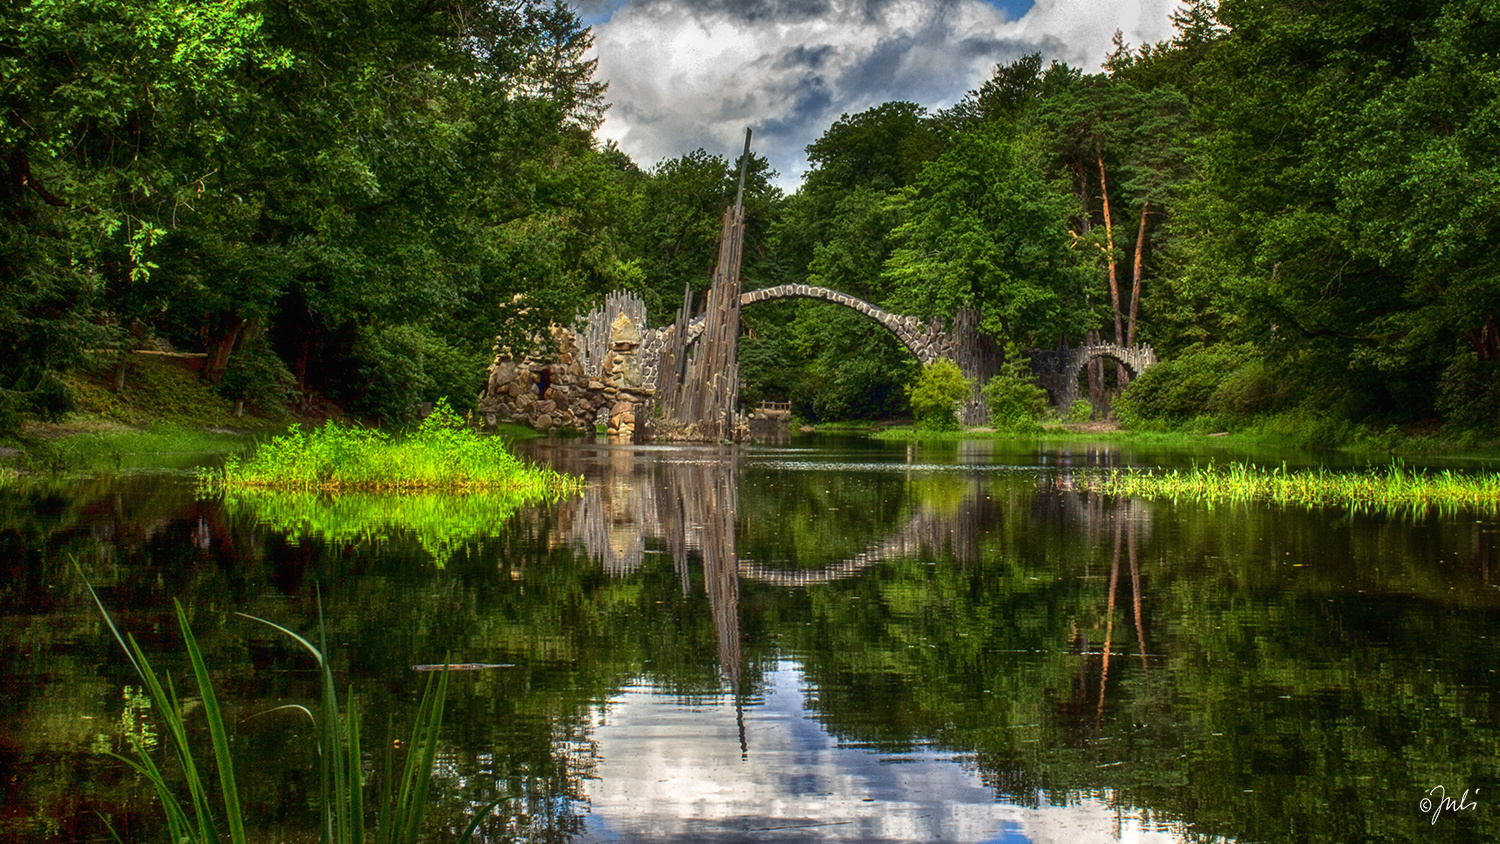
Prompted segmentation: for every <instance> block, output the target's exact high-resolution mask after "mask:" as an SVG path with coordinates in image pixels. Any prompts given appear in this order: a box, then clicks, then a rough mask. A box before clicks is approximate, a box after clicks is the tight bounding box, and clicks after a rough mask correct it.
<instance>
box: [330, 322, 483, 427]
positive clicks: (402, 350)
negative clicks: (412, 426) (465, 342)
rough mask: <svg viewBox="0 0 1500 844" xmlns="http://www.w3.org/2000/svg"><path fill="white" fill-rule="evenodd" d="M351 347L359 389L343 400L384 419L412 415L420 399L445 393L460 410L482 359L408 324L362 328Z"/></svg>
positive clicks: (478, 379)
mask: <svg viewBox="0 0 1500 844" xmlns="http://www.w3.org/2000/svg"><path fill="white" fill-rule="evenodd" d="M355 353H356V355H357V356H358V359H359V364H358V372H359V376H360V382H361V383H362V384H364V385H365V389H364V391H363V392H362V393H358V394H355V395H353V396H351V397H350V400H349V404H350V406H351V407H352V408H353V409H354V410H356V411H357V412H359V413H363V414H366V415H369V416H376V417H379V418H380V419H381V421H383V422H386V423H388V424H393V423H403V422H411V421H414V420H415V419H416V418H417V405H418V404H419V403H420V402H425V401H437V400H438V399H447V400H448V402H449V403H450V404H452V405H453V406H454V407H456V408H459V409H461V410H466V409H468V408H470V407H472V406H473V403H474V397H475V396H476V395H478V394H479V390H480V387H481V385H482V384H483V381H484V377H485V364H486V363H487V361H486V358H485V356H484V355H483V354H475V353H470V352H465V351H463V350H462V349H459V348H456V347H454V346H452V345H450V344H449V343H448V342H447V341H446V340H445V339H443V338H442V337H440V336H438V335H437V334H436V333H435V332H432V331H430V330H428V329H426V328H422V327H420V326H414V325H397V326H392V327H389V328H381V329H375V330H370V331H367V332H365V333H364V334H363V335H362V336H361V337H360V338H359V342H358V343H357V344H356V349H355Z"/></svg>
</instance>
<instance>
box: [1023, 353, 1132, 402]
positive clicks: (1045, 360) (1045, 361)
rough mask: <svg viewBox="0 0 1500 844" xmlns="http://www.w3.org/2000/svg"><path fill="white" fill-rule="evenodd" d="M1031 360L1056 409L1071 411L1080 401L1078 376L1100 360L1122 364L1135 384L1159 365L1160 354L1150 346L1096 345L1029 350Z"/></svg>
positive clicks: (1037, 379) (1039, 380) (1037, 377)
mask: <svg viewBox="0 0 1500 844" xmlns="http://www.w3.org/2000/svg"><path fill="white" fill-rule="evenodd" d="M1026 356H1027V357H1029V358H1030V359H1031V371H1032V372H1033V373H1034V374H1035V375H1036V381H1037V383H1038V384H1040V385H1041V386H1042V388H1044V389H1045V390H1046V391H1047V395H1048V397H1049V398H1051V400H1052V404H1053V406H1054V407H1060V408H1064V409H1066V408H1069V407H1072V405H1073V402H1075V401H1078V399H1079V398H1080V396H1079V392H1078V376H1079V375H1080V374H1081V373H1082V372H1083V368H1084V367H1085V366H1088V365H1089V364H1090V363H1092V362H1093V361H1095V360H1098V359H1099V358H1108V359H1110V360H1114V361H1116V362H1118V363H1119V364H1120V365H1121V366H1123V367H1125V371H1126V372H1128V373H1130V379H1131V380H1132V381H1133V380H1135V379H1136V377H1137V376H1139V375H1140V374H1141V373H1142V372H1145V371H1146V369H1147V368H1148V367H1150V366H1152V365H1154V364H1155V363H1156V351H1155V350H1153V349H1152V348H1151V347H1150V346H1147V345H1144V344H1143V345H1137V346H1129V347H1125V346H1117V345H1115V344H1114V343H1093V344H1089V345H1084V346H1079V347H1077V348H1074V349H1070V348H1068V347H1066V346H1064V347H1062V348H1059V349H1027V350H1026Z"/></svg>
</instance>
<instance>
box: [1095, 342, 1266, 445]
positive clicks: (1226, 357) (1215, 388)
mask: <svg viewBox="0 0 1500 844" xmlns="http://www.w3.org/2000/svg"><path fill="white" fill-rule="evenodd" d="M1270 383H1271V382H1270V379H1269V378H1268V377H1267V376H1266V374H1265V368H1264V364H1263V363H1262V362H1261V360H1260V356H1259V354H1258V353H1257V352H1256V350H1255V349H1254V347H1252V346H1250V345H1248V344H1246V345H1228V344H1224V345H1217V346H1191V347H1189V348H1187V349H1185V350H1183V351H1182V352H1181V353H1180V354H1178V355H1177V356H1175V357H1173V358H1171V359H1169V360H1164V361H1161V362H1160V363H1158V364H1156V365H1155V366H1153V367H1151V368H1150V369H1147V370H1146V371H1145V372H1143V373H1141V374H1140V376H1139V377H1138V378H1136V379H1135V380H1134V381H1132V382H1131V383H1130V386H1129V387H1126V388H1125V392H1123V393H1121V394H1120V396H1119V398H1117V399H1116V400H1115V411H1116V413H1117V414H1118V415H1119V417H1120V420H1121V421H1123V422H1124V423H1125V424H1127V425H1140V424H1149V423H1151V422H1172V423H1182V422H1185V421H1187V420H1189V419H1193V418H1195V417H1198V416H1201V415H1203V414H1204V413H1219V414H1223V415H1229V416H1245V415H1247V414H1249V413H1252V412H1254V411H1257V410H1261V409H1265V408H1266V406H1267V405H1268V404H1269V401H1270V398H1271V395H1272V393H1273V391H1272V390H1271V389H1270Z"/></svg>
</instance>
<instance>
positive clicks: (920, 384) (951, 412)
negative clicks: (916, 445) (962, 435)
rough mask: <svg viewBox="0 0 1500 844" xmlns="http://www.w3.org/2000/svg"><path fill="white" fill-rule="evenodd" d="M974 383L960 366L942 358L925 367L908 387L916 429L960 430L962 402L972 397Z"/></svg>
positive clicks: (908, 396) (907, 391)
mask: <svg viewBox="0 0 1500 844" xmlns="http://www.w3.org/2000/svg"><path fill="white" fill-rule="evenodd" d="M972 389H973V384H972V382H970V381H969V379H967V378H965V377H964V374H963V373H962V372H961V371H959V368H958V364H956V363H954V362H953V361H951V360H948V359H947V358H940V359H938V360H936V361H934V362H932V363H930V364H928V365H927V366H924V367H922V373H921V374H920V375H918V376H917V379H916V380H915V381H914V382H912V383H911V384H910V385H908V386H907V388H906V395H907V398H908V399H909V400H910V401H911V412H912V416H913V417H914V419H915V421H916V427H917V429H918V430H922V431H956V430H958V413H957V411H958V405H959V402H961V401H963V400H964V399H966V398H968V397H969V392H970V391H971V390H972Z"/></svg>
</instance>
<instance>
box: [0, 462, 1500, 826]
mask: <svg viewBox="0 0 1500 844" xmlns="http://www.w3.org/2000/svg"><path fill="white" fill-rule="evenodd" d="M531 456H532V457H533V459H536V460H539V461H544V462H548V463H551V464H553V465H555V466H557V467H559V468H562V469H566V470H569V471H574V472H580V473H583V474H584V475H586V476H587V478H588V479H589V484H588V488H587V491H586V493H585V494H584V495H582V496H580V497H578V498H575V499H573V500H571V501H568V502H564V503H561V504H556V505H551V506H547V507H536V508H529V509H523V510H519V511H516V510H513V509H510V508H507V507H505V506H504V505H503V503H502V502H499V501H496V500H494V499H485V498H470V499H462V500H456V499H445V498H437V497H429V498H407V499H401V500H400V501H399V502H394V503H393V502H392V501H391V500H390V499H381V498H377V497H365V498H359V497H348V498H341V499H338V500H329V499H319V498H317V497H315V496H304V497H298V496H283V497H279V498H276V499H271V500H262V501H247V500H229V501H221V500H207V501H199V500H196V499H195V498H194V494H193V489H192V485H191V480H190V479H189V478H187V477H185V476H182V475H173V474H156V475H150V474H146V475H130V476H122V477H105V478H98V479H93V480H87V481H79V482H69V483H38V484H23V485H12V486H10V487H6V488H3V489H0V559H3V560H4V561H5V565H6V577H5V578H4V579H3V581H0V630H3V636H0V683H3V689H4V692H3V701H0V706H3V718H0V782H3V784H4V789H5V790H4V794H3V797H0V839H3V840H8V841H22V842H32V841H50V840H92V841H104V840H109V838H108V833H107V832H106V831H105V828H104V824H103V821H101V816H102V817H104V818H107V819H108V820H109V821H110V823H111V824H112V825H113V826H114V828H115V830H116V831H118V832H119V833H120V834H121V836H122V837H123V838H124V839H125V840H126V841H145V840H152V841H160V840H164V838H165V830H164V825H163V823H162V821H161V815H160V808H159V806H158V805H157V804H156V803H155V801H154V799H153V798H152V796H151V794H150V792H149V789H148V788H147V786H146V785H145V783H143V782H142V781H141V779H140V778H139V777H138V776H136V775H135V774H134V773H133V772H132V771H131V770H130V769H129V768H128V767H127V766H126V765H124V764H123V763H122V762H120V761H118V760H117V759H115V758H114V757H113V756H111V755H110V754H111V753H125V754H128V753H129V752H130V751H129V746H130V745H129V737H130V736H132V735H134V736H136V737H137V738H139V739H142V740H144V741H145V742H146V743H147V744H154V745H155V746H156V750H157V753H158V756H159V757H161V756H163V751H165V749H166V748H165V747H163V746H162V739H161V737H160V732H161V730H160V727H159V726H158V725H157V723H156V721H155V720H154V718H153V717H152V715H151V713H150V709H149V703H148V702H147V700H146V698H145V697H144V696H143V695H142V693H141V690H140V687H139V681H138V680H137V679H136V677H135V676H134V674H133V672H132V670H131V669H130V667H129V665H128V663H127V662H126V661H125V659H124V658H123V656H122V654H121V652H120V650H119V647H118V645H116V644H115V643H114V641H113V639H112V638H111V637H110V636H109V634H108V631H107V629H106V628H105V626H104V625H103V623H102V621H101V619H100V616H99V613H98V611H97V610H96V609H95V608H94V607H93V606H92V604H91V602H90V600H89V598H88V595H87V591H86V590H85V588H84V585H83V579H82V578H81V577H80V576H79V574H78V571H79V570H81V571H82V573H83V574H84V576H86V577H87V578H88V579H89V581H91V582H92V583H93V584H94V585H95V587H96V588H97V589H98V590H99V593H100V595H101V597H102V599H103V600H104V602H105V603H106V604H107V605H108V606H109V607H110V608H111V610H112V611H113V612H114V613H115V614H116V618H117V620H118V621H119V622H120V623H121V626H122V627H124V628H125V629H128V630H129V631H131V632H133V633H134V635H135V636H136V637H137V638H138V639H139V640H140V641H141V644H142V646H143V648H144V649H145V650H146V652H147V653H148V654H150V655H152V657H153V659H154V660H155V661H156V662H157V664H158V666H159V667H161V668H165V669H167V670H170V671H171V672H172V673H173V675H174V677H175V678H176V682H177V683H178V687H179V690H183V689H187V688H189V687H190V686H191V680H190V679H189V677H188V674H187V672H186V671H185V666H184V658H183V655H182V648H181V640H180V636H179V634H178V632H177V624H176V618H175V614H174V610H173V600H174V599H175V600H179V601H181V602H182V604H183V606H184V607H185V608H187V610H188V612H189V614H190V615H191V618H192V624H193V628H194V630H195V632H196V634H197V636H198V638H199V640H200V643H201V644H202V646H203V648H204V651H205V655H206V657H207V661H208V662H209V664H210V665H211V666H212V667H213V669H214V679H215V682H216V684H217V686H218V689H219V697H220V698H221V701H222V702H223V704H224V705H225V707H226V711H227V714H228V716H229V717H230V720H231V723H232V724H233V727H232V729H233V732H234V736H233V743H234V744H233V747H234V751H235V754H236V759H237V765H238V768H239V772H240V781H241V784H242V790H243V792H244V797H243V800H244V802H245V805H246V815H247V819H248V821H249V823H250V825H251V834H252V837H253V839H254V840H256V841H264V842H270V841H302V840H316V836H315V832H314V830H315V826H314V824H315V815H314V809H313V804H312V795H313V794H314V792H315V786H316V781H315V774H314V770H315V767H314V766H315V759H314V755H315V750H314V748H313V745H312V743H311V735H310V730H309V728H308V726H307V723H306V719H305V718H302V717H301V716H300V715H297V714H296V712H295V710H285V709H283V710H276V707H278V706H282V705H284V704H291V703H297V704H304V705H311V704H312V703H313V702H315V701H316V700H318V686H317V675H316V674H315V673H314V671H313V667H314V666H313V665H312V664H311V660H310V659H309V658H308V657H307V656H306V654H305V652H302V651H300V650H299V649H298V648H297V647H296V646H295V645H294V644H292V643H290V641H289V640H288V639H286V637H284V636H281V635H280V634H278V633H276V632H275V631H272V630H271V629H270V628H267V627H265V626H263V625H260V624H257V623H256V622H253V621H249V620H246V619H244V618H242V617H240V616H237V615H235V614H234V613H236V612H243V613H248V614H251V615H255V616H259V617H262V618H266V619H270V620H273V621H275V622H277V623H279V624H283V625H285V626H287V627H290V628H292V629H294V630H299V631H303V632H308V633H312V632H314V631H316V630H317V628H318V602H319V598H318V596H319V595H320V594H321V603H322V608H323V617H324V626H325V629H326V632H327V636H328V641H329V645H330V650H331V652H332V654H333V661H334V668H335V671H336V674H337V676H338V678H339V680H340V682H341V683H343V682H347V683H348V684H350V685H351V686H352V687H353V689H354V691H355V694H356V695H357V696H358V697H359V700H360V704H361V707H362V709H363V710H364V712H365V713H366V714H365V718H364V724H365V735H366V746H367V748H370V749H371V753H370V761H369V764H368V770H370V771H372V772H373V771H375V770H376V769H378V768H380V767H381V765H382V764H383V762H381V763H379V764H377V762H378V761H379V760H380V759H383V755H382V753H381V752H380V751H378V750H375V749H376V748H382V747H384V746H387V745H392V746H394V745H395V744H396V742H397V741H398V740H399V737H400V736H402V735H403V734H404V732H405V731H406V730H407V729H408V727H407V722H408V719H409V718H410V716H411V713H412V712H414V710H415V709H416V707H417V702H418V699H419V698H420V695H421V688H422V683H423V682H424V680H425V678H426V676H427V675H426V674H424V673H421V672H415V671H413V670H412V666H414V665H421V664H430V663H441V662H443V661H444V659H445V657H446V658H449V659H451V660H453V661H454V662H463V663H485V664H493V665H498V666H502V667H496V668H488V669H481V670H474V671H466V672H462V673H456V674H455V675H454V676H453V683H452V687H451V689H450V695H449V705H448V708H447V720H446V722H445V726H444V731H443V745H442V752H441V754H440V757H439V760H438V765H437V780H436V784H435V792H434V794H433V797H432V800H431V809H430V811H429V814H428V822H429V831H430V834H431V838H432V839H433V840H452V838H454V837H455V835H454V833H455V831H456V830H459V829H462V828H463V826H464V825H465V824H466V823H467V820H468V818H469V817H470V816H471V815H472V814H473V813H474V811H475V810H476V808H477V807H479V806H483V805H485V804H487V803H489V802H490V801H492V800H497V799H498V800H500V801H501V802H500V805H499V807H498V809H497V810H496V812H495V813H494V815H493V816H492V817H491V818H490V819H489V820H488V821H487V822H486V823H485V824H484V825H483V826H482V828H481V840H487V841H518V842H530V841H579V842H595V841H681V842H688V841H709V842H774V841H861V842H865V841H911V842H925V841H968V842H979V841H1005V842H1010V841H1034V842H1052V841H1058V842H1062V841H1068V842H1073V841H1112V840H1126V841H1200V840H1221V839H1223V840H1235V841H1327V842H1346V841H1364V840H1387V841H1407V840H1437V841H1467V840H1486V839H1487V838H1492V837H1494V836H1495V835H1496V833H1495V832H1494V830H1496V829H1500V824H1497V821H1500V811H1497V807H1500V732H1497V728H1496V725H1497V722H1500V679H1497V674H1496V671H1497V670H1500V569H1497V564H1500V559H1497V556H1496V542H1497V540H1496V535H1497V534H1496V531H1497V525H1496V523H1495V522H1494V520H1493V519H1489V518H1478V517H1475V516H1472V515H1470V516H1465V515H1451V514H1450V515H1439V514H1432V515H1428V516H1416V515H1413V514H1410V513H1402V514H1393V515H1381V514H1369V513H1365V514H1358V513H1349V512H1347V511H1343V510H1338V509H1325V510H1313V511H1307V510H1301V509H1294V510H1289V509H1281V508H1274V507H1261V506H1232V507H1231V506H1219V507H1207V506H1200V505H1196V504H1190V503H1182V502H1179V503H1176V504H1173V503H1168V502H1161V503H1153V502H1145V501H1139V500H1116V499H1105V498H1100V497H1097V496H1090V495H1082V494H1079V493H1077V492H1075V491H1074V490H1073V489H1072V488H1071V486H1070V483H1069V478H1070V473H1071V471H1072V470H1073V469H1075V468H1076V467H1078V466H1082V465H1090V464H1095V465H1097V464H1111V465H1117V464H1122V463H1129V464H1170V465H1181V464H1185V463H1188V462H1192V461H1194V460H1197V461H1198V462H1204V460H1205V457H1206V455H1204V454H1201V453H1200V454H1184V453H1181V452H1148V451H1141V450H1126V451H1121V450H1118V449H1113V450H1112V449H1107V448H1096V449H1090V448H1086V447H1070V448H1069V449H1067V450H1062V449H1058V448H1055V447H1047V448H1041V449H1038V448H1035V447H1015V448H1004V447H999V446H996V445H994V444H992V443H963V444H948V445H939V446H931V447H918V446H906V445H890V444H881V443H870V442H863V441H850V442H837V441H827V440H812V441H808V442H802V441H794V444H793V445H790V446H785V447H742V448H739V449H734V450H731V449H721V448H708V447H704V448H628V447H622V448H614V447H608V446H602V445H593V444H589V443H578V442H573V443H564V444H546V443H543V444H536V445H534V446H533V448H532V450H531ZM75 562H76V567H77V568H76V570H75V567H74V564H75ZM1492 569H1497V570H1495V571H1492ZM184 694H191V691H190V689H189V691H187V692H184ZM272 710H276V711H272ZM198 721H199V719H198V718H195V717H194V715H193V714H191V713H190V714H189V722H190V724H193V725H194V726H201V724H199V723H198ZM204 742H205V743H204V744H202V745H200V747H199V750H200V755H205V756H206V748H207V744H206V738H205V739H204ZM1465 792H1467V796H1466V797H1465V796H1464V795H1465ZM1444 796H1447V797H1449V798H1452V801H1453V804H1457V805H1458V806H1460V807H1461V808H1459V807H1455V805H1452V804H1445V803H1444V802H1443V800H1442V797H1444ZM1424 800H1425V801H1428V803H1427V804H1426V805H1429V806H1430V808H1429V809H1428V810H1427V811H1425V812H1424V811H1423V809H1422V806H1423V805H1424V804H1423V801H1424Z"/></svg>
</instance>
